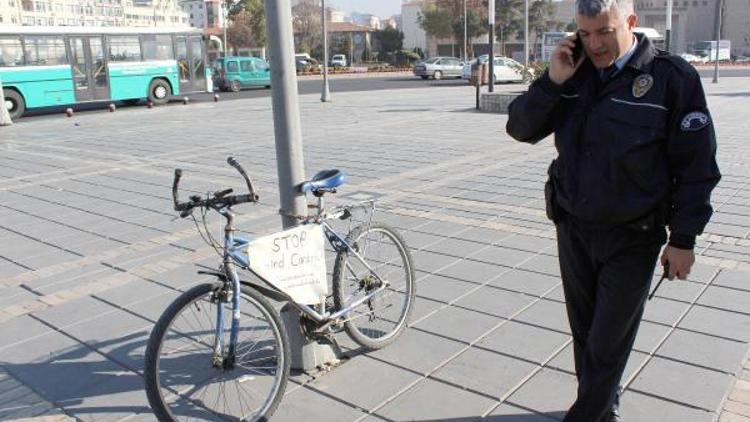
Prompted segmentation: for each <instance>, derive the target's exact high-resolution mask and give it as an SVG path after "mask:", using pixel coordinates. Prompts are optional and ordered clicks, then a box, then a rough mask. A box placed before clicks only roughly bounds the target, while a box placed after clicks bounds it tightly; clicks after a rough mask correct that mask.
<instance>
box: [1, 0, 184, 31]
mask: <svg viewBox="0 0 750 422" xmlns="http://www.w3.org/2000/svg"><path fill="white" fill-rule="evenodd" d="M0 25H25V26H47V25H58V26H187V25H188V15H186V14H185V13H184V12H183V11H182V9H181V8H180V7H179V5H178V4H177V2H176V1H175V0H0Z"/></svg>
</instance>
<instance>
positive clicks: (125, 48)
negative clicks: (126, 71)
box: [109, 35, 141, 62]
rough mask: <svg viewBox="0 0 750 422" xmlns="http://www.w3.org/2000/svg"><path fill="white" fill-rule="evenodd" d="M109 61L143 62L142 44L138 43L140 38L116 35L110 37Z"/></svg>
mask: <svg viewBox="0 0 750 422" xmlns="http://www.w3.org/2000/svg"><path fill="white" fill-rule="evenodd" d="M109 61H111V62H139V61H141V44H140V43H139V42H138V37H131V36H116V35H115V36H111V37H109Z"/></svg>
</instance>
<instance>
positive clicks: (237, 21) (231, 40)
mask: <svg viewBox="0 0 750 422" xmlns="http://www.w3.org/2000/svg"><path fill="white" fill-rule="evenodd" d="M227 44H229V45H231V46H232V49H233V50H234V53H235V54H237V53H238V49H240V48H247V47H255V46H256V45H255V37H254V35H253V30H252V29H251V28H250V25H249V16H247V13H246V12H239V13H237V14H235V15H234V19H233V20H232V24H231V25H229V27H228V28H227Z"/></svg>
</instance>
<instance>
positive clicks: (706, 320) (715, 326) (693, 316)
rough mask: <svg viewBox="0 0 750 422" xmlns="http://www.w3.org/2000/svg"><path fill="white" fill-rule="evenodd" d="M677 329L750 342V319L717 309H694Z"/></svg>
mask: <svg viewBox="0 0 750 422" xmlns="http://www.w3.org/2000/svg"><path fill="white" fill-rule="evenodd" d="M679 327H682V328H685V329H688V330H695V331H699V332H702V333H706V334H714V335H718V336H722V337H726V338H730V339H736V340H739V341H744V342H750V318H748V316H747V315H743V314H738V313H735V312H727V311H722V310H718V309H711V308H704V307H694V308H693V309H691V310H690V312H688V314H687V315H686V316H685V319H684V320H683V321H682V322H681V323H680V325H679Z"/></svg>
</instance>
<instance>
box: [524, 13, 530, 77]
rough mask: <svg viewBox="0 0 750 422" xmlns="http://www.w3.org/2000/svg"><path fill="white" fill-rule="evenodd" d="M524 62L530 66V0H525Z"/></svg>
mask: <svg viewBox="0 0 750 422" xmlns="http://www.w3.org/2000/svg"><path fill="white" fill-rule="evenodd" d="M523 13H524V25H523V28H524V29H523V31H524V33H523V64H524V66H526V67H529V0H526V1H525V2H524V12H523Z"/></svg>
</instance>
